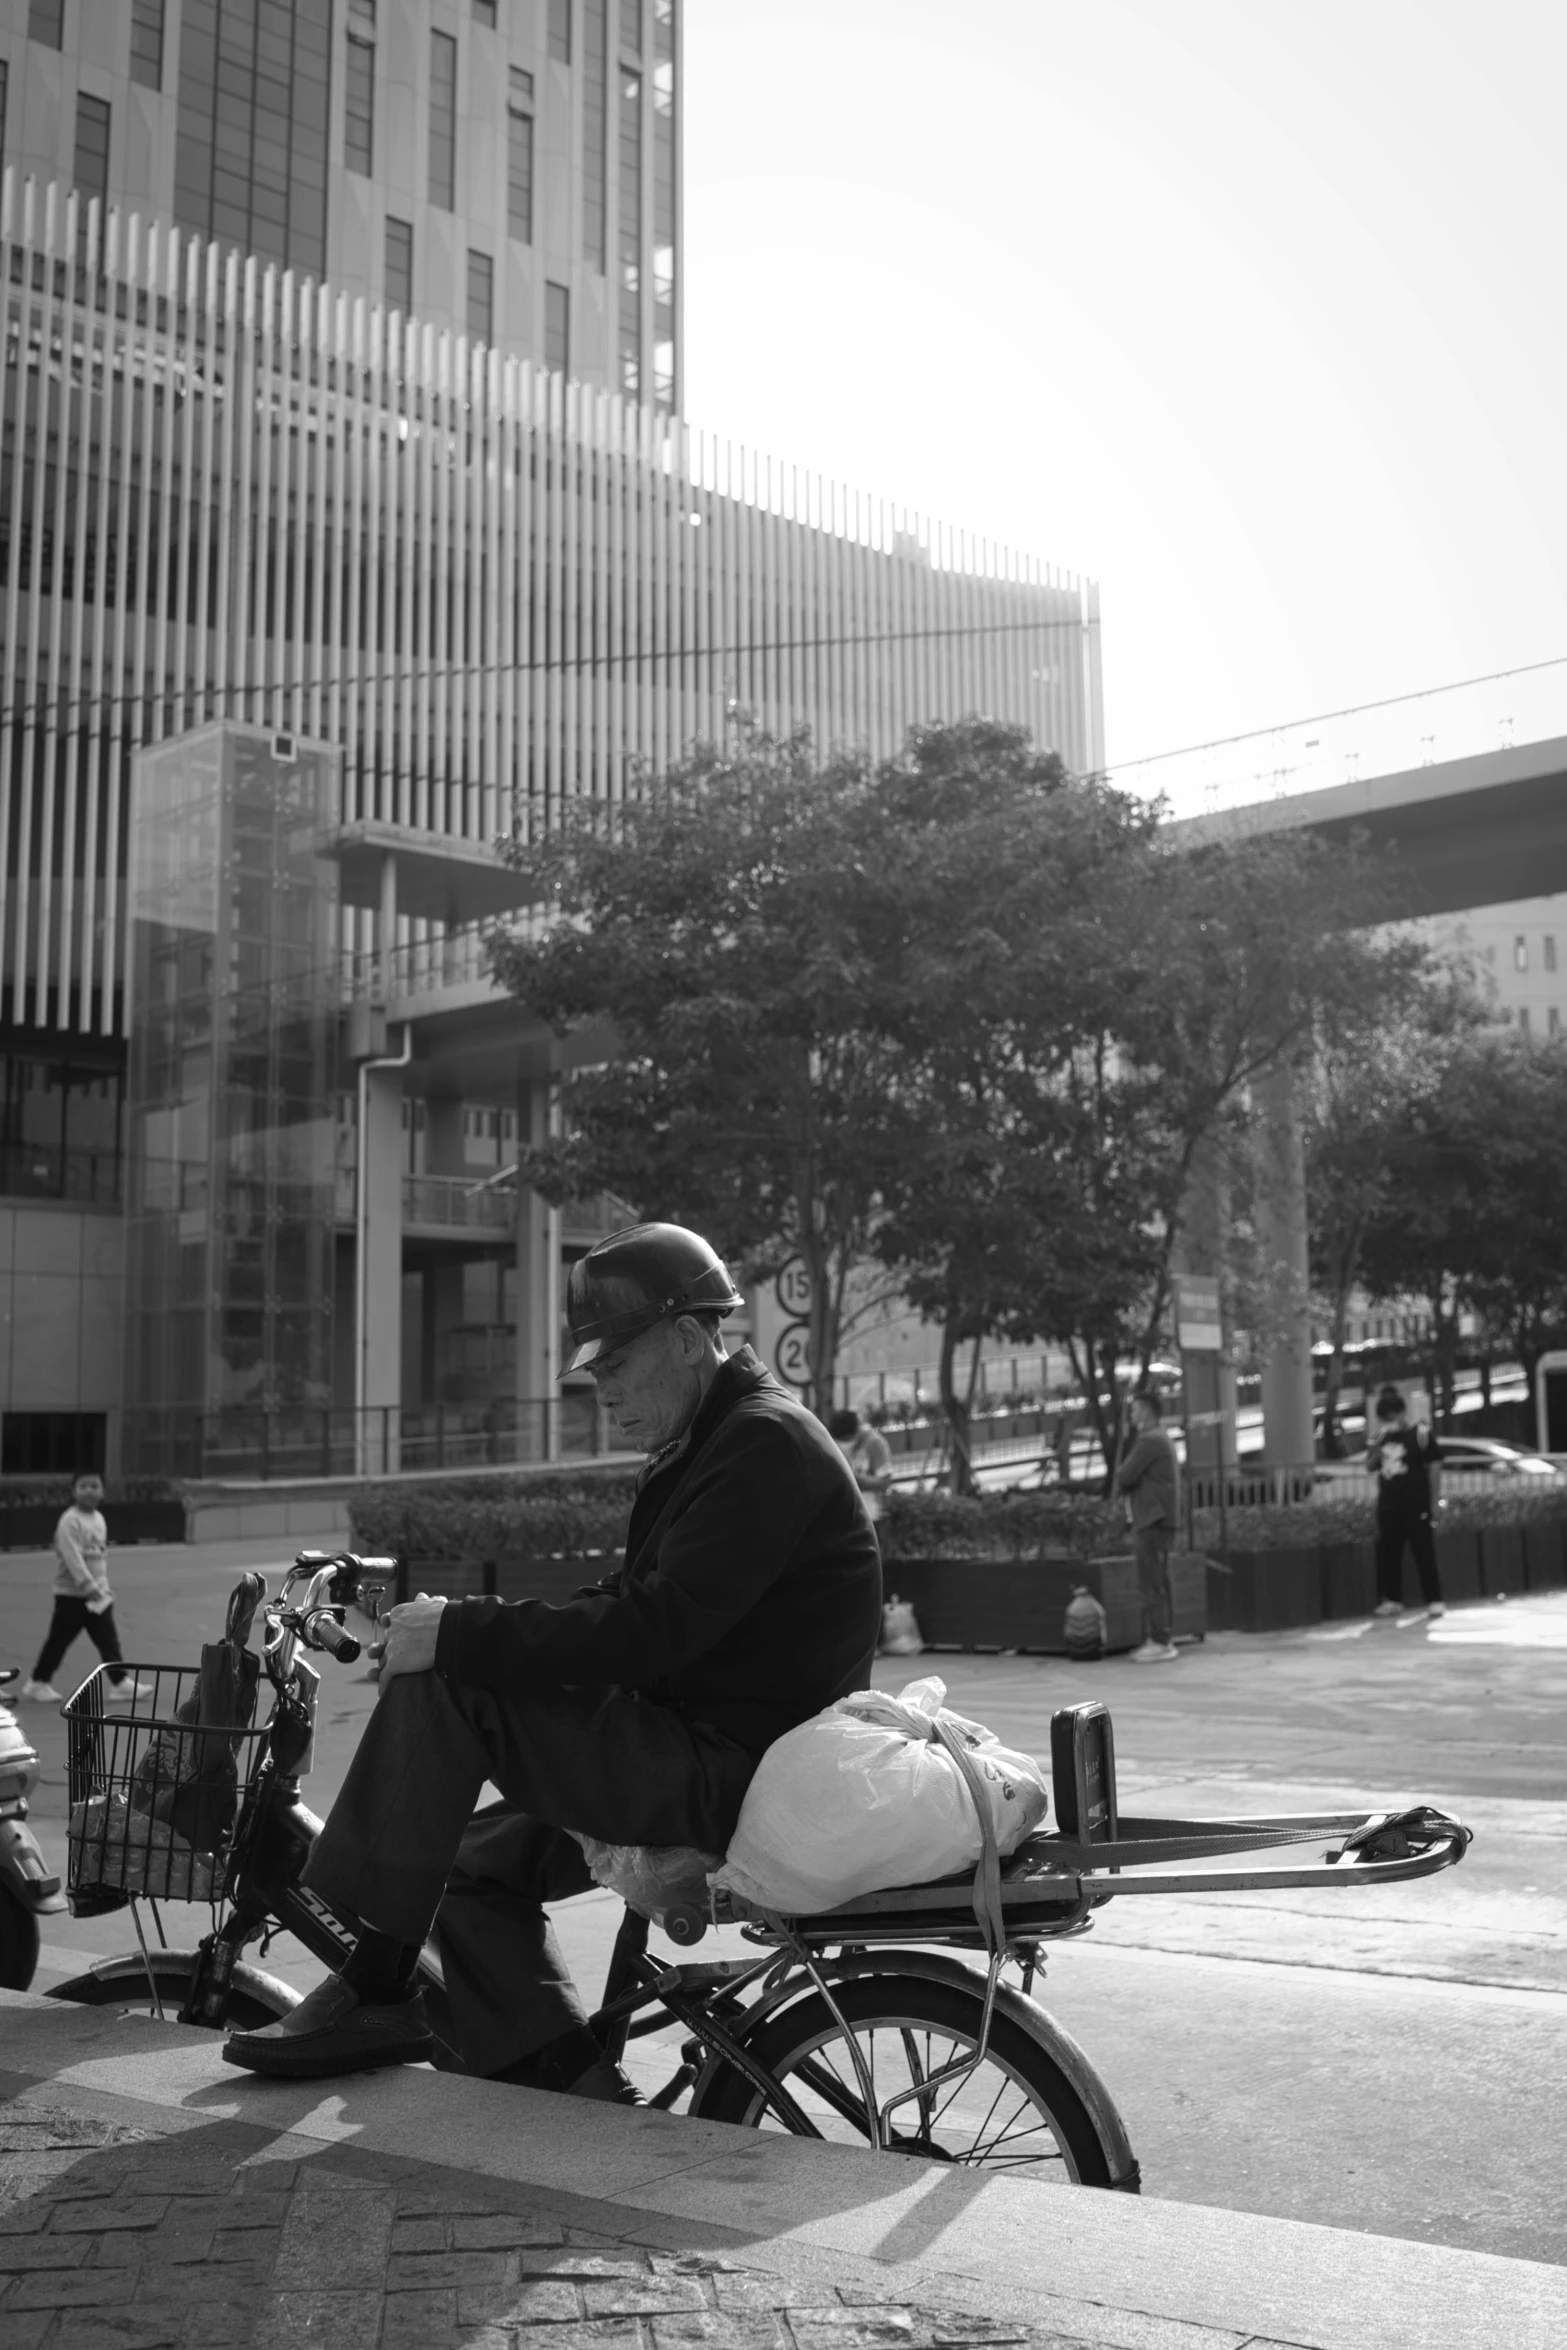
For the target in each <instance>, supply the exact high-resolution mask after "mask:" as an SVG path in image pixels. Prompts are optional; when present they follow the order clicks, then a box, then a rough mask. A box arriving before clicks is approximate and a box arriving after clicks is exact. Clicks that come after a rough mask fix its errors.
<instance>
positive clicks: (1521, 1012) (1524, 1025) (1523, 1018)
mask: <svg viewBox="0 0 1567 2350" xmlns="http://www.w3.org/2000/svg"><path fill="white" fill-rule="evenodd" d="M1518 1026H1519V1028H1520V1029H1521V1030H1522V1032H1523V1034H1524V1035H1525V1036H1527V1035H1528V1033H1529V1007H1528V1005H1527V1004H1520V1005H1519V1007H1518Z"/></svg>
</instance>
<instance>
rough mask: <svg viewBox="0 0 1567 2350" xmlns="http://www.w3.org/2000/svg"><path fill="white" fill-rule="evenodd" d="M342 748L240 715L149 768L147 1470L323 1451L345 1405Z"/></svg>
mask: <svg viewBox="0 0 1567 2350" xmlns="http://www.w3.org/2000/svg"><path fill="white" fill-rule="evenodd" d="M339 757H340V755H339V754H338V753H337V752H335V751H332V750H330V749H327V748H326V747H324V746H320V745H306V744H301V743H298V742H296V741H295V740H294V739H293V738H291V737H289V736H272V735H269V734H267V733H266V732H264V731H263V730H262V729H260V728H255V727H244V726H237V725H232V724H228V723H219V724H217V725H213V726H208V727H202V728H199V729H198V730H197V731H196V732H195V733H193V734H188V735H185V736H183V737H180V738H178V739H176V740H175V741H173V742H170V743H165V744H161V745H159V746H158V748H156V749H155V750H147V751H143V752H141V753H139V754H138V756H137V759H136V765H135V781H134V786H133V807H134V813H135V821H134V827H133V832H132V840H133V844H134V845H133V850H132V868H131V883H130V896H131V921H132V970H133V980H132V1004H131V1044H130V1069H129V1085H128V1099H127V1129H128V1147H127V1154H126V1161H127V1163H126V1194H127V1196H126V1370H127V1377H126V1396H127V1399H128V1402H127V1410H126V1413H125V1435H124V1457H125V1465H126V1467H127V1468H128V1469H136V1470H141V1471H144V1472H148V1473H162V1474H183V1475H193V1476H201V1475H213V1474H221V1473H223V1472H225V1471H233V1470H236V1469H243V1468H245V1467H256V1466H260V1467H262V1469H263V1473H265V1471H266V1470H267V1469H271V1470H272V1471H274V1472H275V1471H276V1469H277V1468H278V1467H279V1466H280V1465H282V1463H283V1462H284V1461H285V1460H287V1459H289V1458H291V1457H292V1456H294V1455H296V1454H297V1456H298V1460H299V1466H300V1467H301V1468H302V1469H303V1468H308V1467H309V1466H311V1465H312V1464H313V1463H314V1461H315V1458H316V1455H317V1454H318V1453H320V1452H321V1450H322V1449H323V1445H324V1436H323V1431H324V1429H325V1426H326V1421H327V1414H328V1411H329V1407H330V1404H331V1394H332V1292H333V1280H332V1269H333V1268H332V1250H333V1221H334V1178H333V1166H334V1156H335V1144H336V1079H337V1071H336V1045H337V1019H338V1007H337V969H336V958H335V952H334V943H335V918H336V884H335V871H336V869H335V867H334V866H332V865H331V864H330V863H329V862H327V861H326V860H324V859H323V858H322V857H321V856H320V855H319V854H318V846H319V842H320V840H321V837H322V834H323V832H324V830H325V829H326V827H327V826H328V825H329V824H330V822H331V821H332V819H333V816H334V814H335V810H336V806H337V796H338V789H339V780H338V767H339Z"/></svg>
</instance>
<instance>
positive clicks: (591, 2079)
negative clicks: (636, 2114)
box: [566, 2056, 647, 2105]
mask: <svg viewBox="0 0 1567 2350" xmlns="http://www.w3.org/2000/svg"><path fill="white" fill-rule="evenodd" d="M566 2094H567V2096H568V2097H589V2098H591V2099H592V2100H593V2101H594V2103H595V2104H597V2105H644V2104H646V2102H647V2100H646V2099H645V2098H644V2096H643V2094H642V2092H641V2090H640V2089H639V2088H638V2087H637V2086H636V2084H635V2082H634V2081H633V2080H632V2079H631V2078H630V2076H629V2074H627V2073H624V2072H622V2070H621V2068H620V2066H619V2065H618V2064H616V2063H615V2061H614V2059H613V2058H612V2057H608V2056H601V2057H600V2058H599V2059H598V2061H597V2063H595V2064H590V2065H589V2067H588V2069H587V2071H586V2072H585V2073H582V2074H580V2075H579V2076H578V2078H577V2079H576V2080H574V2081H573V2082H572V2084H571V2087H570V2088H569V2089H568V2090H567V2092H566Z"/></svg>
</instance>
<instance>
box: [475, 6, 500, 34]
mask: <svg viewBox="0 0 1567 2350" xmlns="http://www.w3.org/2000/svg"><path fill="white" fill-rule="evenodd" d="M473 21H474V23H475V24H482V25H488V26H489V28H490V31H491V32H492V33H493V32H494V30H495V0H473Z"/></svg>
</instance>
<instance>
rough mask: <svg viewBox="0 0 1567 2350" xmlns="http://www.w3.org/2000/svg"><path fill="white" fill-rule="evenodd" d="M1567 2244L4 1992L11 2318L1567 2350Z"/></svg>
mask: <svg viewBox="0 0 1567 2350" xmlns="http://www.w3.org/2000/svg"><path fill="white" fill-rule="evenodd" d="M1563 2340H1567V2274H1564V2272H1563V2271H1562V2270H1560V2269H1557V2268H1553V2267H1548V2266H1545V2265H1543V2264H1540V2263H1536V2262H1532V2261H1514V2260H1503V2259H1498V2258H1496V2257H1494V2256H1491V2255H1489V2254H1485V2253H1470V2252H1458V2251H1454V2250H1451V2249H1449V2248H1447V2247H1444V2246H1438V2245H1427V2244H1411V2243H1407V2242H1401V2241H1398V2240H1395V2239H1392V2238H1387V2237H1377V2236H1367V2235H1355V2234H1347V2233H1343V2232H1340V2231H1337V2230H1334V2229H1328V2228H1319V2227H1312V2226H1303V2225H1301V2224H1299V2223H1297V2222H1293V2221H1284V2220H1270V2219H1261V2218H1257V2217H1253V2216H1246V2215H1237V2214H1232V2213H1228V2212H1220V2211H1215V2210H1212V2209H1209V2208H1206V2207H1203V2206H1198V2205H1185V2206H1181V2205H1174V2204H1158V2203H1149V2202H1142V2201H1139V2200H1138V2199H1137V2198H1135V2197H1129V2196H1121V2195H1107V2194H1094V2193H1090V2192H1087V2191H1081V2190H1073V2189H1070V2188H1050V2187H1043V2186H1034V2185H1029V2184H1025V2183H1023V2182H1021V2181H1018V2180H1014V2179H1010V2178H1007V2177H1004V2176H1003V2177H995V2178H982V2177H980V2176H978V2175H976V2174H975V2173H973V2172H970V2171H966V2170H962V2169H944V2168H942V2167H940V2166H937V2165H930V2164H925V2163H921V2162H913V2161H905V2160H902V2159H900V2158H898V2157H896V2156H877V2155H871V2154H867V2153H857V2152H855V2151H853V2150H852V2149H844V2148H837V2147H825V2146H818V2145H809V2144H802V2143H801V2142H800V2141H798V2140H792V2139H788V2138H784V2137H781V2136H780V2137H773V2136H765V2135H762V2134H759V2133H753V2132H751V2131H742V2130H734V2129H729V2128H725V2127H723V2126H722V2125H719V2124H714V2123H704V2122H693V2121H689V2120H677V2119H674V2118H672V2117H671V2116H668V2115H665V2114H662V2113H654V2112H649V2111H641V2112H628V2111H625V2110H624V2109H621V2108H617V2107H604V2106H584V2105H580V2104H575V2103H573V2102H572V2101H570V2100H567V2099H563V2098H552V2097H545V2096H540V2095H533V2094H531V2093H530V2092H528V2091H526V2090H518V2089H509V2088H502V2087H501V2086H500V2085H499V2084H495V2083H488V2082H476V2081H468V2080H463V2079H460V2078H456V2077H453V2076H450V2075H445V2074H437V2073H432V2072H430V2071H428V2070H426V2069H424V2068H409V2069H407V2070H400V2071H394V2072H391V2073H380V2074H371V2075H360V2076H357V2077H352V2078H349V2079H347V2080H344V2081H336V2082H319V2083H299V2084H287V2083H276V2082H264V2081H257V2080H254V2079H251V2078H248V2077H246V2076H240V2075H236V2074H235V2073H234V2072H233V2071H232V2070H231V2069H229V2068H227V2067H225V2066H224V2065H223V2064H222V2062H221V2060H220V2055H219V2044H218V2042H217V2040H216V2037H215V2035H213V2034H210V2033H204V2032H199V2031H193V2030H186V2029H183V2028H182V2027H180V2026H178V2025H160V2024H157V2023H154V2022H153V2021H152V2020H151V2019H150V2018H147V2017H142V2016H134V2015H128V2014H120V2013H117V2012H114V2011H111V2010H96V2009H85V2008H77V2007H70V2006H62V2005H60V2004H57V2003H54V2002H50V2001H47V2000H43V1999H39V1998H38V1997H36V1996H35V1995H32V1994H17V1993H3V1994H0V2342H3V2343H4V2345H5V2350H110V2345H117V2346H118V2350H207V2346H208V2345H212V2346H213V2350H217V2346H219V2345H223V2346H227V2345H236V2346H244V2350H295V2346H296V2345H300V2344H305V2343H316V2342H320V2343H323V2344H325V2343H330V2344H331V2346H332V2350H401V2346H403V2345H406V2346H408V2350H589V2346H590V2345H592V2346H594V2350H677V2346H681V2345H686V2344H698V2343H711V2344H714V2345H718V2346H720V2350H724V2346H733V2350H861V2346H869V2345H873V2344H907V2345H909V2346H910V2350H937V2346H938V2345H952V2346H956V2345H959V2344H967V2343H971V2344H998V2345H999V2344H1016V2345H1020V2346H1027V2350H1285V2346H1286V2345H1288V2346H1292V2350H1436V2345H1440V2346H1441V2350H1559V2345H1560V2344H1561V2342H1562V2341H1563Z"/></svg>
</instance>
